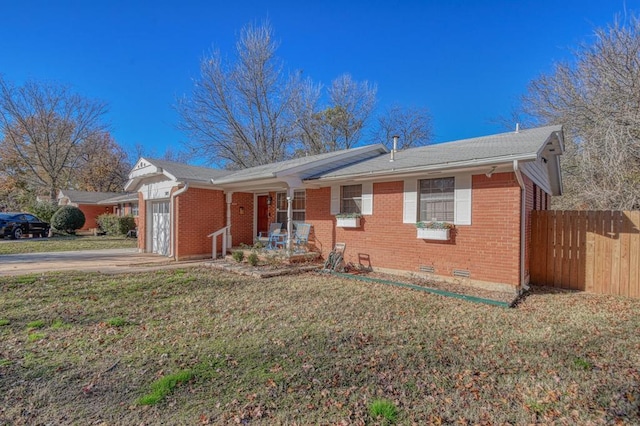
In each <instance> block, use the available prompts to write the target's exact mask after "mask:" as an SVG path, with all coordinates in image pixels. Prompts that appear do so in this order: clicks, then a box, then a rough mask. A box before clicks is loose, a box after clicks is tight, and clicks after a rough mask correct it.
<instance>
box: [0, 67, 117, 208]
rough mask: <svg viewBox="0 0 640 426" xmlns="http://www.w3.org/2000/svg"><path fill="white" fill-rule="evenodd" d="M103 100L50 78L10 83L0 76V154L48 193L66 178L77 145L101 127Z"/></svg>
mask: <svg viewBox="0 0 640 426" xmlns="http://www.w3.org/2000/svg"><path fill="white" fill-rule="evenodd" d="M105 112H106V106H105V105H104V104H103V103H100V102H96V101H91V100H88V99H85V98H82V97H81V96H79V95H77V94H74V93H72V92H70V90H69V89H68V88H67V87H64V86H60V85H55V84H43V83H37V82H33V81H32V82H28V83H26V84H25V85H24V86H22V87H13V86H11V85H10V84H9V83H8V82H6V81H5V80H4V79H2V78H0V131H1V132H2V142H1V145H2V151H3V152H4V154H3V155H6V156H9V157H12V158H13V160H14V161H15V163H16V165H17V166H18V167H19V168H21V169H22V170H23V172H24V175H25V176H26V178H27V179H28V181H29V183H30V184H31V186H33V187H36V188H38V187H43V188H47V190H48V192H49V193H50V195H51V197H55V196H56V192H57V190H58V189H60V188H62V187H63V186H65V185H66V184H67V183H68V182H69V180H70V179H71V174H72V171H73V168H74V167H75V166H76V165H77V161H78V158H79V154H80V152H81V145H82V144H83V143H84V142H85V141H87V140H89V139H90V138H92V137H93V136H94V135H96V134H97V133H100V132H102V131H104V127H105V126H104V125H103V124H102V123H101V121H100V119H101V118H102V116H103V115H104V114H105Z"/></svg>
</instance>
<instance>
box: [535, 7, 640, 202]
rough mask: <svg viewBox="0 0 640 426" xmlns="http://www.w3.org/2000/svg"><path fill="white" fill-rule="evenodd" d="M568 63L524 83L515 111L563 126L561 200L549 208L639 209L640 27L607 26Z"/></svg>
mask: <svg viewBox="0 0 640 426" xmlns="http://www.w3.org/2000/svg"><path fill="white" fill-rule="evenodd" d="M574 56H575V58H574V62H572V63H559V64H556V65H555V69H554V72H553V73H552V74H550V75H542V76H541V77H539V78H538V79H536V80H534V81H533V82H531V83H530V85H529V89H528V92H527V94H525V95H524V96H523V110H524V112H526V113H527V114H529V115H530V116H532V117H534V118H535V119H536V120H537V122H538V123H543V124H546V123H559V124H564V125H565V133H566V139H567V140H566V144H567V153H566V155H565V156H564V157H565V158H564V159H563V163H562V165H563V170H564V172H565V174H564V175H565V179H564V182H565V194H566V195H565V196H564V197H562V199H561V200H560V202H559V203H557V204H556V205H555V206H556V207H559V208H586V209H616V210H619V209H638V208H640V21H639V20H638V19H637V18H635V17H631V18H630V19H629V20H628V22H626V23H621V22H619V21H617V20H616V21H615V22H614V23H613V24H611V25H610V26H609V27H607V28H601V29H597V30H596V31H595V37H594V42H593V43H592V44H583V45H581V46H580V47H579V48H578V49H577V50H576V51H575V53H574Z"/></svg>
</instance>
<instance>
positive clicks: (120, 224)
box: [96, 213, 136, 235]
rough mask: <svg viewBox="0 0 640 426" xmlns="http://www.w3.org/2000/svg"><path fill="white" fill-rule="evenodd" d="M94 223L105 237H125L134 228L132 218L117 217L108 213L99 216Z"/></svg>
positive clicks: (134, 224) (134, 223)
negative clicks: (96, 223)
mask: <svg viewBox="0 0 640 426" xmlns="http://www.w3.org/2000/svg"><path fill="white" fill-rule="evenodd" d="M96 222H98V226H99V227H100V229H102V230H103V231H104V232H106V233H107V235H125V234H126V233H127V232H129V231H131V230H132V229H135V227H136V221H135V219H134V218H133V216H118V215H115V214H110V213H105V214H101V215H100V216H98V218H97V219H96Z"/></svg>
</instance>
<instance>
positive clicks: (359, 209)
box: [340, 184, 362, 214]
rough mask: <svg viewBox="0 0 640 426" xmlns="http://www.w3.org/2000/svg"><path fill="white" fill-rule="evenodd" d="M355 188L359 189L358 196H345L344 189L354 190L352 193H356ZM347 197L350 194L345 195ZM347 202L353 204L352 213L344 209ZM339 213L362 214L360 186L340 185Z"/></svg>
mask: <svg viewBox="0 0 640 426" xmlns="http://www.w3.org/2000/svg"><path fill="white" fill-rule="evenodd" d="M356 188H359V189H360V195H354V196H345V189H347V190H354V192H357V190H356ZM347 195H350V194H347ZM349 201H352V202H353V205H354V207H355V209H354V210H353V211H347V209H346V207H345V204H348V203H347V202H349ZM340 213H355V214H361V213H362V185H361V184H356V185H342V186H341V187H340Z"/></svg>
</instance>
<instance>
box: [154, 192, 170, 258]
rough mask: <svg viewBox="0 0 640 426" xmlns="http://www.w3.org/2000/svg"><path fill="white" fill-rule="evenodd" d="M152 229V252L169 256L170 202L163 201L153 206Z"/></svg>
mask: <svg viewBox="0 0 640 426" xmlns="http://www.w3.org/2000/svg"><path fill="white" fill-rule="evenodd" d="M152 214H153V220H152V227H151V235H152V236H153V244H152V251H153V253H157V254H160V255H162V256H168V255H169V240H170V232H171V228H170V227H171V220H170V215H169V202H168V201H161V202H154V203H153V204H152Z"/></svg>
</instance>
